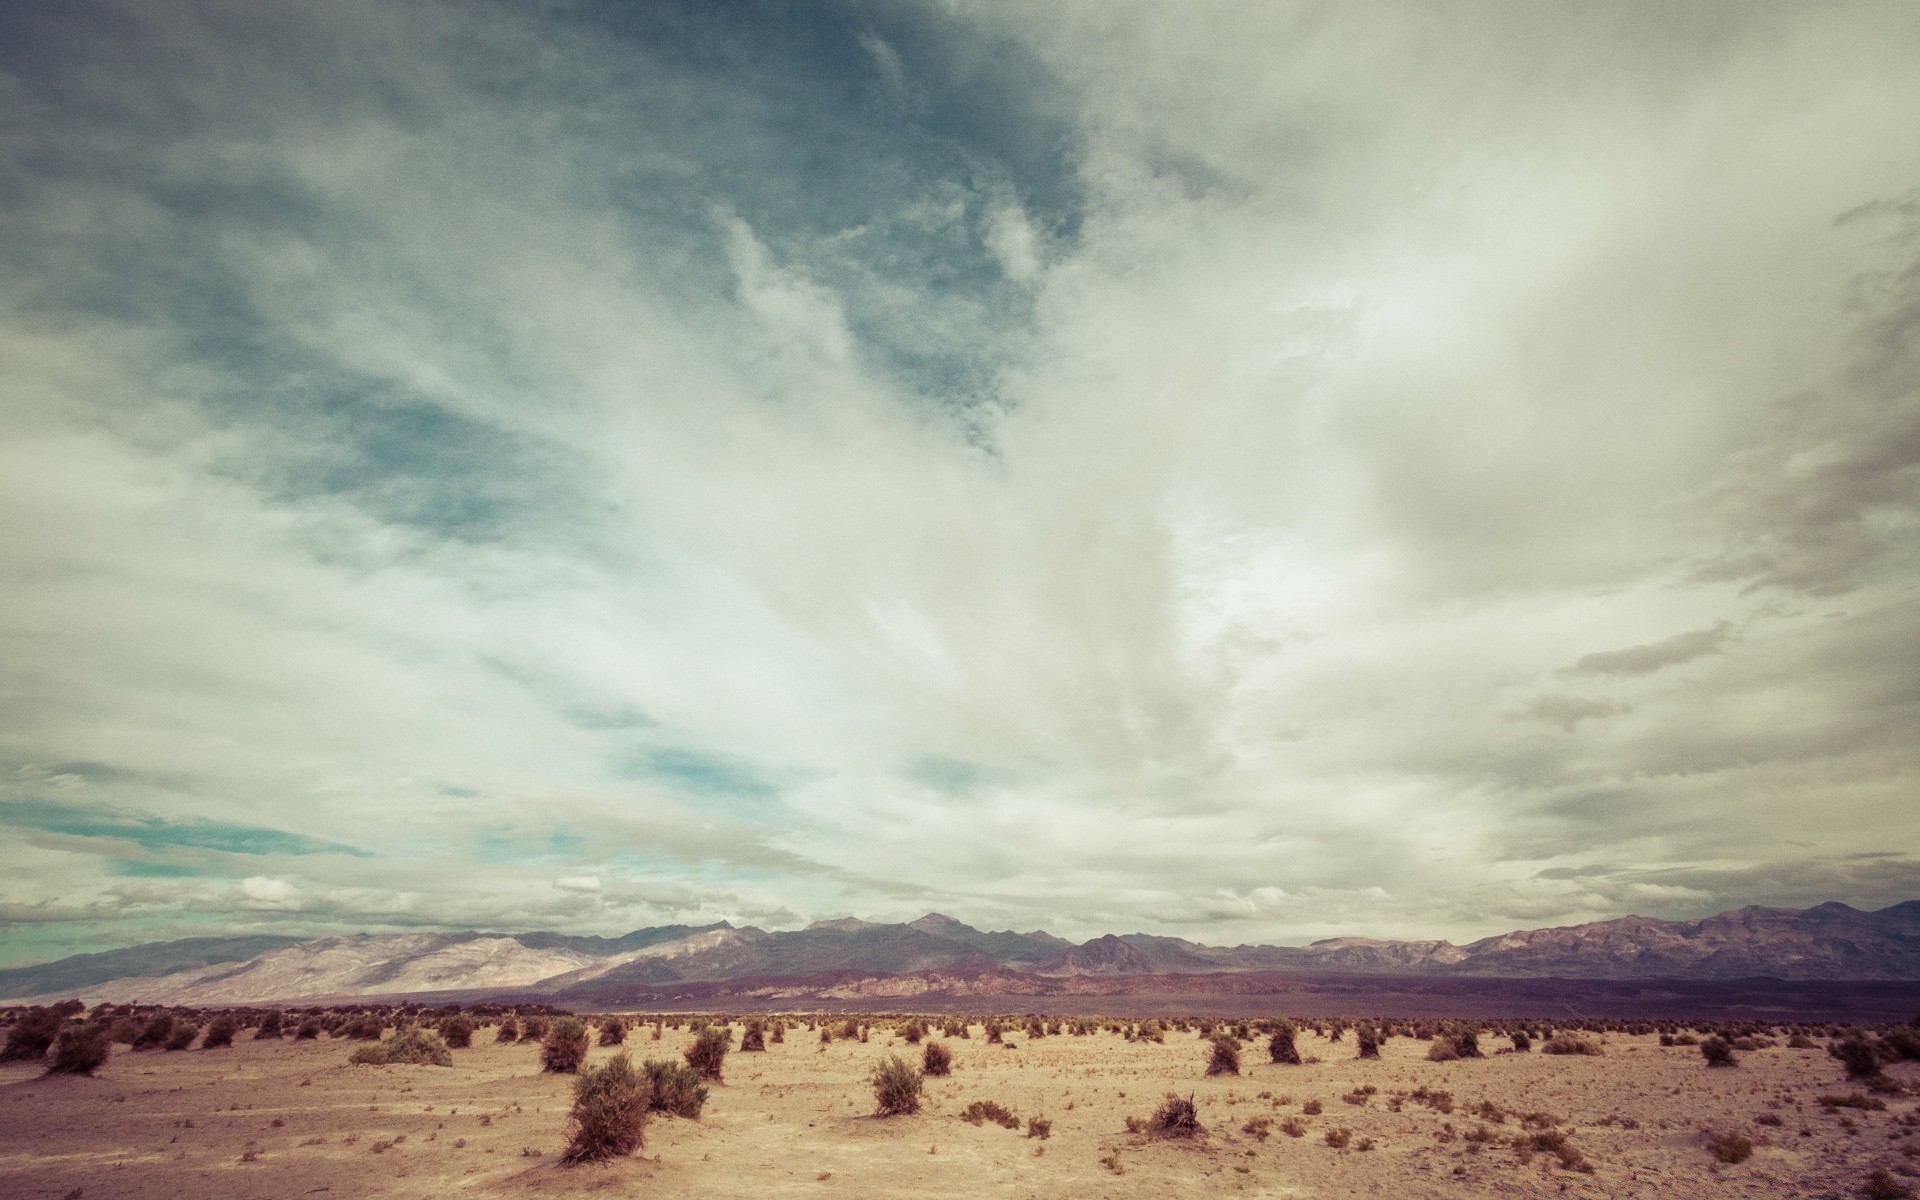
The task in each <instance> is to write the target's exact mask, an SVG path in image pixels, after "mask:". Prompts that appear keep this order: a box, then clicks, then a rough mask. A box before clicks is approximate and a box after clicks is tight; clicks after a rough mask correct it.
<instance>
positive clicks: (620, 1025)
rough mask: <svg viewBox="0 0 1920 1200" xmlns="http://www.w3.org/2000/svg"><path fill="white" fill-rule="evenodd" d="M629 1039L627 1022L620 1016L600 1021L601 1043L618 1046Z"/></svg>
mask: <svg viewBox="0 0 1920 1200" xmlns="http://www.w3.org/2000/svg"><path fill="white" fill-rule="evenodd" d="M626 1040H627V1023H626V1022H625V1021H622V1020H621V1019H620V1018H619V1017H607V1018H604V1019H603V1020H602V1021H601V1022H600V1044H601V1045H602V1046H618V1045H621V1044H622V1043H624V1042H625V1041H626Z"/></svg>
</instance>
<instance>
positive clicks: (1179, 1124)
mask: <svg viewBox="0 0 1920 1200" xmlns="http://www.w3.org/2000/svg"><path fill="white" fill-rule="evenodd" d="M1147 1131H1148V1132H1149V1133H1151V1134H1152V1135H1153V1136H1154V1137H1157V1138H1190V1137H1196V1136H1198V1135H1200V1134H1202V1133H1205V1132H1206V1129H1205V1127H1204V1126H1202V1125H1201V1124H1200V1113H1199V1111H1198V1110H1197V1109H1195V1108H1194V1106H1193V1097H1191V1096H1188V1097H1186V1098H1185V1099H1182V1098H1181V1097H1179V1096H1176V1095H1174V1094H1173V1093H1172V1092H1168V1093H1167V1098H1166V1100H1164V1101H1163V1102H1162V1103H1161V1105H1160V1107H1159V1108H1158V1109H1156V1110H1154V1114H1153V1119H1152V1120H1151V1121H1149V1122H1148V1123H1147Z"/></svg>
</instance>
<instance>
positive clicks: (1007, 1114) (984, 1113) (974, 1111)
mask: <svg viewBox="0 0 1920 1200" xmlns="http://www.w3.org/2000/svg"><path fill="white" fill-rule="evenodd" d="M960 1119H961V1120H962V1121H965V1122H966V1123H967V1124H969V1125H978V1124H980V1123H981V1122H983V1121H992V1122H993V1123H994V1124H995V1125H998V1126H1000V1127H1001V1128H1002V1129H1018V1128H1020V1118H1019V1117H1016V1116H1014V1115H1013V1112H1012V1110H1010V1109H1008V1108H1006V1107H1005V1106H1004V1105H1002V1104H1000V1103H999V1102H998V1101H996V1100H975V1101H974V1102H973V1103H971V1104H969V1105H967V1106H966V1108H964V1109H962V1110H961V1112H960Z"/></svg>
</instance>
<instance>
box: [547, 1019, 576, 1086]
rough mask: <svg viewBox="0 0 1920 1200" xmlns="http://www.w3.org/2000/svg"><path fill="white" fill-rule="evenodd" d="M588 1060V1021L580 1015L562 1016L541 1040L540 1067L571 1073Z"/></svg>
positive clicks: (558, 1072) (557, 1072) (562, 1073)
mask: <svg viewBox="0 0 1920 1200" xmlns="http://www.w3.org/2000/svg"><path fill="white" fill-rule="evenodd" d="M585 1061H587V1023H586V1022H585V1021H582V1020H581V1019H580V1018H579V1017H561V1018H560V1019H559V1020H558V1021H555V1022H554V1023H553V1024H552V1025H550V1026H548V1028H547V1036H546V1037H545V1038H543V1039H542V1040H541V1042H540V1069H541V1070H543V1071H552V1072H554V1073H556V1074H560V1075H571V1074H573V1073H574V1072H575V1071H578V1070H579V1069H580V1064H581V1063H583V1062H585Z"/></svg>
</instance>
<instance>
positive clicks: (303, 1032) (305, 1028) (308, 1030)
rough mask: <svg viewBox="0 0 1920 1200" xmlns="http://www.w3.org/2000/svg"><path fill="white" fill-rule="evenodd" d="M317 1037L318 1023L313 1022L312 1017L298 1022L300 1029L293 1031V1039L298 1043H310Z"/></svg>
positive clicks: (318, 1034)
mask: <svg viewBox="0 0 1920 1200" xmlns="http://www.w3.org/2000/svg"><path fill="white" fill-rule="evenodd" d="M319 1036H320V1022H318V1021H316V1020H314V1019H313V1018H312V1017H308V1018H307V1019H306V1020H304V1021H302V1022H300V1028H298V1029H296V1030H294V1031H293V1038H294V1040H295V1041H298V1042H310V1041H313V1040H314V1039H315V1038H318V1037H319Z"/></svg>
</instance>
